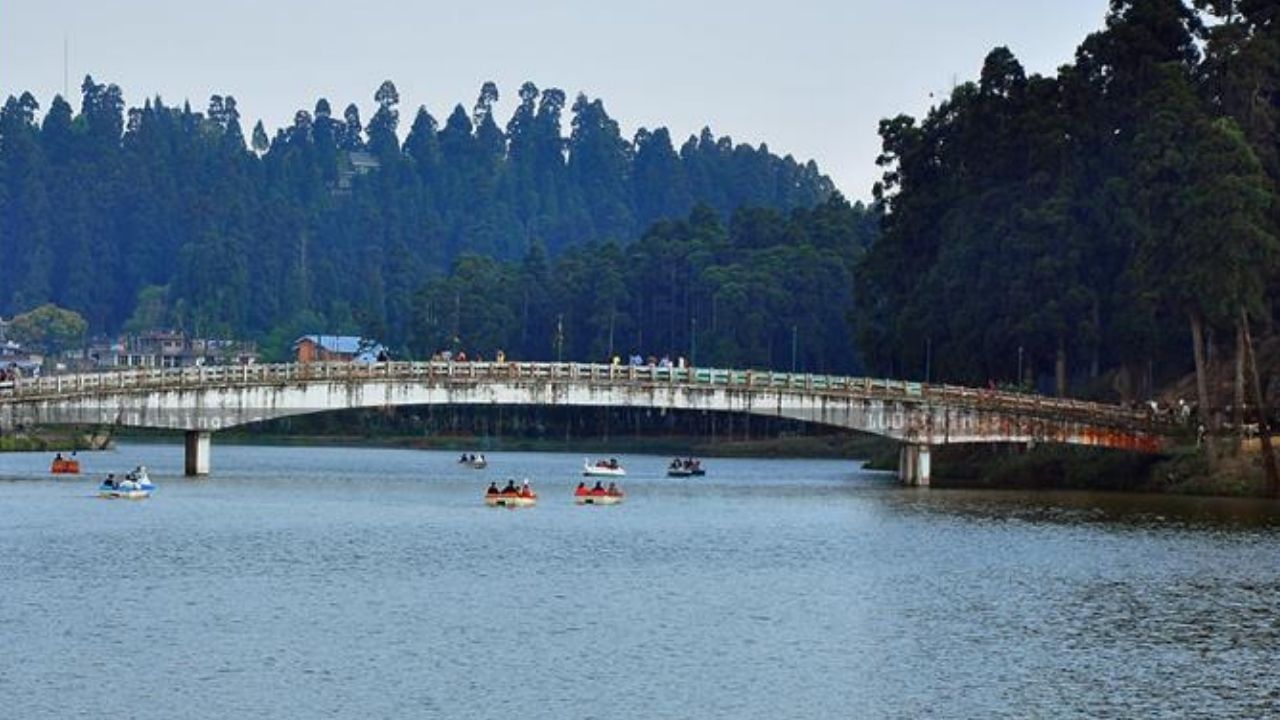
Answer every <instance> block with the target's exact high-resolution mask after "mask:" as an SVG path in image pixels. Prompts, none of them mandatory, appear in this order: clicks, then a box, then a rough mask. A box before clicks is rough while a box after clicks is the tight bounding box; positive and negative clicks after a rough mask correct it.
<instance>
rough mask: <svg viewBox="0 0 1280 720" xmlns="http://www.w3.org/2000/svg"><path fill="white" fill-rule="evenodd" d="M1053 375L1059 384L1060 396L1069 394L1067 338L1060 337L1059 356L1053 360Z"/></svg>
mask: <svg viewBox="0 0 1280 720" xmlns="http://www.w3.org/2000/svg"><path fill="white" fill-rule="evenodd" d="M1053 377H1054V381H1055V383H1056V385H1057V390H1058V397H1066V396H1067V339H1066V338H1064V337H1059V338H1058V356H1057V358H1055V359H1054V362H1053Z"/></svg>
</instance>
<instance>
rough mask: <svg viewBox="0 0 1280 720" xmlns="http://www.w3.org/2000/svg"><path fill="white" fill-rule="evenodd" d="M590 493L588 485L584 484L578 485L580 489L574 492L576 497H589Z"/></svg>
mask: <svg viewBox="0 0 1280 720" xmlns="http://www.w3.org/2000/svg"><path fill="white" fill-rule="evenodd" d="M588 493H589V491H588V490H587V484H586V483H584V482H580V483H578V489H577V490H574V491H573V494H574V495H587V494H588Z"/></svg>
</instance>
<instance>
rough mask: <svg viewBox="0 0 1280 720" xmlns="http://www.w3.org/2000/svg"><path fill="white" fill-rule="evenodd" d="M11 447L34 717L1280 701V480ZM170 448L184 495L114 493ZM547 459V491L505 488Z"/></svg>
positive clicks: (15, 632)
mask: <svg viewBox="0 0 1280 720" xmlns="http://www.w3.org/2000/svg"><path fill="white" fill-rule="evenodd" d="M81 458H82V461H83V465H84V466H85V469H86V471H87V472H88V473H89V474H88V475H87V476H82V477H81V478H78V479H71V480H66V479H62V480H55V479H52V478H51V477H50V476H48V475H46V474H45V473H44V471H45V470H46V469H47V467H48V462H49V459H50V456H48V455H34V454H5V455H0V478H2V480H0V716H3V717H12V718H25V719H30V718H74V717H86V718H100V717H120V718H330V717H335V718H357V717H358V718H392V717H395V718H425V717H433V718H435V717H438V718H471V717H476V718H490V717H492V718H516V717H519V718H558V719H559V718H602V719H603V718H836V717H868V718H870V717H901V718H917V717H962V718H971V717H1016V718H1027V717H1045V718H1059V717H1090V718H1093V717H1115V718H1133V717H1151V716H1163V717H1192V716H1194V717H1214V718H1223V717H1243V718H1260V717H1266V716H1272V717H1274V716H1278V715H1280V673H1278V672H1277V664H1276V663H1277V661H1278V659H1280V503H1269V502H1254V501H1243V502H1242V501H1226V500H1194V499H1168V498H1153V497H1134V496H1120V495H1087V494H1059V493H1044V494H1027V493H992V492H980V493H979V492H963V491H944V490H937V489H934V490H913V489H905V488H901V487H898V486H897V485H896V484H895V483H894V481H893V479H892V478H891V477H890V476H888V475H885V474H881V473H871V472H865V471H862V470H860V469H859V467H858V464H857V463H851V462H847V461H814V460H727V459H712V460H710V461H709V462H708V467H709V475H708V476H707V477H706V478H702V479H692V480H675V479H668V478H665V477H663V469H664V467H665V463H666V460H665V459H664V458H660V457H649V456H622V457H621V459H622V460H623V462H624V463H625V465H626V466H627V468H628V470H629V471H630V473H631V475H630V477H629V478H628V479H627V481H626V483H625V485H624V487H625V489H626V490H627V491H628V492H629V496H628V498H627V502H626V503H625V504H623V505H621V506H617V507H577V506H574V505H573V504H572V503H571V498H570V493H571V490H572V488H573V486H574V485H575V484H576V483H577V481H578V479H579V478H578V477H577V472H578V470H579V468H580V466H581V462H582V456H581V455H573V454H523V453H489V454H488V458H489V460H490V467H489V469H487V470H484V471H474V470H469V469H464V468H461V467H459V466H458V465H457V464H456V463H455V460H456V455H455V454H452V453H433V452H420V451H408V450H375V449H340V448H323V449H312V448H269V447H235V446H227V445H218V444H217V443H216V438H215V445H214V451H213V469H214V475H213V476H212V477H211V478H209V479H205V480H187V479H183V478H181V477H180V473H181V463H182V449H181V446H179V445H140V444H125V445H123V446H122V447H121V448H120V449H119V450H116V451H113V452H108V453H95V454H83V455H82V456H81ZM137 463H146V464H147V465H149V466H150V467H151V468H152V477H153V479H155V480H156V481H157V482H158V484H159V485H160V489H159V491H158V492H157V493H156V495H155V496H154V497H153V498H151V499H150V500H146V501H140V502H128V501H109V500H100V499H98V498H96V497H95V493H94V487H95V485H96V481H97V479H98V478H99V477H100V474H101V473H105V472H108V471H114V472H121V471H124V470H127V469H128V468H130V467H132V466H133V465H135V464H137ZM508 475H514V476H516V477H524V476H528V477H529V478H531V480H532V481H533V483H534V485H535V487H536V489H537V490H538V491H539V492H540V495H541V497H540V501H539V505H538V506H537V507H536V508H530V509H522V510H504V509H491V508H486V507H484V506H483V505H482V504H481V497H480V494H481V492H482V491H483V489H484V487H485V486H486V485H487V483H488V481H489V480H493V479H504V478H505V477H507V476H508Z"/></svg>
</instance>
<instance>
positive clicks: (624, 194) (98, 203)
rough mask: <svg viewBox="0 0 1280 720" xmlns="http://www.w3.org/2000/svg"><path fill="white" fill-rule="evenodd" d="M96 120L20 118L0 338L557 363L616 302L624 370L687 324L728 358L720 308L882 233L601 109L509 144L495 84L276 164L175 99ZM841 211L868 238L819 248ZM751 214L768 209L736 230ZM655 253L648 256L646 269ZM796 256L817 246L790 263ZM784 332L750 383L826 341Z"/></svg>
mask: <svg viewBox="0 0 1280 720" xmlns="http://www.w3.org/2000/svg"><path fill="white" fill-rule="evenodd" d="M80 100H81V104H80V109H79V112H78V113H77V112H75V111H74V110H73V108H72V107H71V105H70V104H69V103H68V102H67V101H66V99H64V98H62V97H55V98H54V99H53V100H52V102H51V103H50V105H49V107H48V109H47V110H46V111H44V112H43V113H42V112H41V108H40V105H39V103H38V101H37V100H36V99H35V98H34V97H32V95H31V94H30V93H24V94H22V95H21V96H20V97H16V98H15V97H10V98H9V99H8V100H7V101H6V103H5V104H4V107H3V110H2V111H0V258H2V259H3V261H0V316H11V315H14V314H16V313H20V312H24V311H27V310H30V309H31V308H33V307H36V306H38V305H40V304H42V303H45V302H54V303H56V304H57V305H59V306H62V307H66V308H70V309H72V310H74V311H77V312H78V313H80V314H81V315H82V316H83V317H84V318H85V319H86V320H87V321H88V326H89V332H90V334H108V333H116V332H119V331H121V330H122V329H150V328H156V327H178V328H183V329H186V330H187V331H189V332H192V333H196V334H200V335H206V336H209V335H211V336H223V337H226V336H237V337H242V338H245V337H247V338H253V339H258V340H260V341H261V342H262V349H263V351H264V352H266V353H267V355H268V356H272V355H277V354H279V353H281V352H284V351H286V350H287V347H288V343H289V342H290V341H291V340H292V339H293V337H296V335H298V334H301V333H304V332H324V333H339V332H345V333H363V334H366V335H368V336H372V337H377V338H379V339H381V340H383V341H384V342H387V343H388V344H390V345H391V346H392V347H393V348H395V349H396V350H399V351H403V350H404V349H406V348H407V347H409V346H410V345H413V346H414V347H415V348H416V349H419V350H425V349H426V348H429V347H431V346H433V345H435V344H437V343H444V342H445V337H444V336H445V335H449V338H447V339H448V340H449V341H450V342H452V343H456V344H465V345H467V346H474V347H485V348H486V350H487V351H489V352H492V349H493V348H494V347H497V346H498V345H500V344H501V345H502V346H503V347H505V348H506V349H507V351H508V352H509V353H510V354H511V355H512V356H523V357H537V358H546V357H550V356H551V354H552V353H553V348H555V347H561V348H562V349H563V352H564V354H565V356H566V357H578V356H581V354H583V353H587V352H598V353H603V352H604V351H605V349H607V345H608V343H607V342H606V341H602V340H601V339H600V333H601V331H600V328H599V327H598V324H599V322H600V320H599V318H598V317H596V316H595V315H594V314H592V313H591V312H588V309H587V303H588V302H595V301H598V302H609V303H612V305H611V306H610V307H612V308H614V309H615V311H616V317H613V316H611V320H610V323H611V327H612V328H613V334H614V336H615V337H616V338H618V340H617V343H618V347H622V346H623V345H624V344H625V345H627V346H630V345H640V344H644V345H645V346H646V347H647V351H657V350H658V349H657V347H656V344H657V343H661V344H662V345H663V346H664V347H663V350H664V351H665V350H667V349H670V350H671V351H673V352H674V351H676V348H675V347H674V345H672V343H675V342H678V341H679V340H680V339H681V338H682V337H683V335H682V333H683V332H684V331H685V330H684V329H683V328H682V329H680V330H679V331H677V330H675V329H673V326H672V323H673V322H676V321H677V319H678V320H679V322H681V323H684V322H685V319H686V318H687V319H688V324H689V325H690V326H692V325H693V324H696V322H697V320H694V318H695V317H697V313H699V312H703V311H704V309H705V312H707V313H708V315H707V316H706V317H705V318H701V320H702V322H703V326H702V331H703V332H704V333H707V335H706V339H705V341H704V347H706V352H707V353H708V354H709V355H710V354H712V353H716V352H728V351H727V350H724V349H725V348H728V347H730V343H729V341H728V340H724V339H720V338H716V336H715V333H716V332H717V331H719V332H724V333H727V332H729V331H728V330H726V329H723V328H721V325H723V323H721V324H719V325H718V324H717V322H716V321H715V320H714V319H713V318H712V315H711V314H710V313H712V312H713V310H714V309H713V308H711V307H710V306H711V305H713V304H715V302H716V298H717V297H718V298H720V301H721V302H722V303H723V307H725V308H729V307H732V308H734V310H733V312H738V310H737V308H740V307H742V306H743V302H742V300H741V295H742V293H743V292H750V291H752V290H753V289H754V288H755V285H752V283H757V284H758V283H759V279H760V278H759V277H757V276H758V275H760V274H766V275H770V276H773V277H774V280H775V281H776V285H777V287H771V291H772V292H774V295H775V296H777V294H778V293H779V292H782V290H780V289H779V288H780V287H781V286H782V285H783V284H785V283H792V284H795V283H798V282H805V281H804V280H802V278H803V277H805V275H804V273H808V272H812V271H811V270H807V269H805V268H798V267H794V266H791V265H788V264H786V263H790V262H792V261H793V260H795V259H796V258H795V257H794V254H804V253H810V255H805V258H806V259H816V260H821V261H826V262H831V263H834V264H833V265H831V267H832V268H834V269H835V270H836V271H837V274H838V273H845V274H846V275H847V273H848V271H849V268H850V267H851V266H850V263H849V255H848V253H847V252H843V251H839V252H837V250H836V249H835V245H833V243H837V242H844V241H846V240H848V237H845V235H849V234H856V233H861V232H864V231H865V230H866V229H867V228H868V227H871V226H868V225H867V224H866V223H865V222H864V219H865V218H866V217H867V216H866V213H865V212H864V211H863V210H862V209H861V208H859V209H856V210H854V209H852V208H850V207H849V206H848V205H847V204H845V203H844V202H843V201H842V200H839V199H838V197H837V196H835V195H834V188H833V186H832V184H831V182H830V180H829V179H827V178H826V177H825V176H823V175H822V174H821V173H820V172H819V171H818V168H817V166H816V165H814V163H812V162H808V163H804V164H801V163H798V162H796V161H795V160H793V159H792V158H791V157H789V156H788V157H778V156H776V155H774V154H772V153H771V152H770V151H769V149H768V148H767V147H766V146H764V145H761V146H759V147H751V146H747V145H735V144H734V143H733V142H732V141H731V140H730V139H729V138H727V137H715V136H714V135H713V134H712V133H711V132H710V130H704V131H703V132H702V133H701V134H700V135H699V136H697V137H690V138H689V139H688V140H687V141H686V142H685V143H684V144H683V145H682V146H680V147H679V148H678V149H677V148H676V147H675V146H674V145H673V143H672V139H671V137H670V134H669V133H668V132H667V130H665V129H662V128H659V129H656V130H646V129H641V130H640V131H639V132H637V133H636V135H635V137H634V138H633V139H632V140H627V139H625V138H623V137H622V135H621V133H620V130H619V127H618V124H617V123H616V122H615V121H614V120H613V119H611V118H610V117H609V116H608V114H607V113H606V112H605V108H604V105H603V103H602V102H601V101H600V100H592V99H588V98H587V97H585V96H582V95H579V96H578V97H577V99H576V100H575V101H574V102H573V104H572V106H570V107H567V108H566V95H565V93H564V92H562V91H560V90H558V89H554V88H550V89H545V90H539V89H538V88H537V87H536V86H534V85H533V84H532V83H526V84H525V85H523V86H522V87H521V88H520V90H519V102H518V105H517V107H516V108H515V111H514V114H513V115H512V117H511V118H510V119H509V120H508V121H507V123H506V125H505V127H500V126H499V124H498V121H497V119H496V118H495V117H494V113H493V107H494V104H495V103H496V102H497V100H498V89H497V87H496V86H494V85H493V84H492V83H486V84H485V85H484V86H483V88H482V89H481V91H480V95H479V98H478V99H477V100H476V102H475V104H474V106H473V107H472V109H471V111H470V112H468V111H467V110H466V109H464V108H463V107H462V106H458V107H456V108H454V110H453V111H452V113H451V114H450V115H449V116H448V118H447V119H446V120H445V121H444V123H443V125H441V124H440V123H438V122H437V120H436V119H435V118H433V117H432V116H431V114H430V113H428V112H427V110H426V109H425V108H420V109H419V110H418V111H417V113H416V115H415V116H414V118H413V120H412V123H411V124H410V125H409V128H408V131H407V133H404V137H403V140H401V133H400V113H399V97H398V93H397V90H396V87H395V85H394V84H393V83H391V82H389V81H388V82H385V83H383V84H382V85H381V86H380V87H379V88H377V91H376V93H375V95H374V100H375V103H376V109H375V110H374V112H373V115H372V116H371V117H370V118H369V121H368V124H367V125H365V124H363V123H362V121H361V115H360V111H359V109H358V108H357V107H356V106H355V105H354V104H353V105H350V106H348V107H347V108H346V109H345V111H344V112H343V113H342V115H341V116H340V117H339V116H337V115H336V114H335V113H334V111H333V108H332V107H331V105H330V104H329V102H328V101H327V100H325V99H320V100H318V101H317V102H316V104H315V107H314V109H313V110H311V111H307V110H300V111H298V113H297V115H296V117H295V118H294V123H293V125H292V126H291V127H288V128H284V129H281V130H278V131H277V132H276V133H275V135H274V137H273V138H269V137H268V134H267V131H266V129H265V128H264V127H263V125H262V123H261V122H259V123H257V125H256V126H255V127H253V128H252V129H251V130H250V131H249V133H248V135H247V136H246V134H245V132H244V129H243V128H242V127H241V123H240V115H239V111H238V110H237V106H236V102H235V99H234V98H233V97H232V96H214V97H212V98H210V100H209V103H208V107H207V110H206V111H205V112H203V113H201V112H196V111H193V110H192V109H191V108H190V107H189V106H188V105H185V104H184V105H183V106H182V107H171V106H168V105H166V104H165V103H164V102H163V101H162V100H161V99H160V98H154V99H151V100H148V101H147V102H145V104H144V105H143V106H142V107H140V108H139V107H134V108H128V109H127V110H126V108H125V103H124V100H123V94H122V91H121V89H120V88H119V87H117V86H116V85H111V84H101V83H98V82H95V81H94V80H93V78H91V77H86V78H85V80H84V82H83V84H82V86H81V99H80ZM566 111H567V113H566ZM566 114H567V115H568V125H569V127H568V128H567V129H566V128H564V127H563V124H564V118H565V115H566ZM833 197H836V198H837V199H835V200H834V201H833V202H834V203H835V205H833V206H829V207H828V210H829V211H830V212H832V213H836V214H838V215H840V216H841V218H842V219H843V220H847V221H848V222H849V223H850V224H849V225H848V226H847V227H846V228H843V229H841V230H840V231H839V232H840V233H844V235H841V237H840V238H836V237H835V236H833V235H832V234H830V233H829V232H828V229H826V228H821V227H817V225H819V224H821V223H822V222H825V220H823V219H822V218H821V217H818V216H819V215H821V211H814V212H815V213H816V214H815V215H814V216H812V217H810V216H809V215H807V214H804V213H805V212H807V209H809V208H814V207H816V206H818V205H820V204H823V203H826V202H827V201H828V200H830V199H832V198H833ZM740 207H751V208H754V209H753V210H752V211H751V212H749V213H746V214H744V215H742V216H741V217H738V216H734V219H732V220H730V216H731V215H732V213H733V212H734V211H735V210H736V209H738V208H740ZM698 208H702V209H708V208H709V209H710V211H709V213H707V212H703V211H702V210H697V209H698ZM760 208H767V209H772V210H767V209H766V210H761V209H760ZM793 209H798V210H801V211H802V214H801V215H798V216H795V217H789V216H787V215H786V213H787V212H788V211H791V210H793ZM773 211H777V212H773ZM691 212H692V213H694V214H693V216H692V217H691V219H690V220H689V221H687V222H683V223H675V224H660V225H657V226H654V224H655V223H657V222H658V221H660V220H664V219H678V218H683V217H685V216H688V215H689V214H690V213H691ZM713 216H714V217H713ZM843 220H842V221H843ZM726 223H727V224H728V225H729V228H728V229H726V227H725V224H726ZM809 225H813V227H809ZM651 226H653V227H652V229H650V228H651ZM802 226H803V227H802ZM811 230H812V232H813V233H816V234H814V235H812V236H810V235H806V234H807V233H809V232H810V231H811ZM646 231H647V232H648V234H647V235H646V238H648V239H647V240H646V241H645V242H644V243H641V244H640V246H639V247H641V248H644V249H643V250H640V249H636V250H633V249H631V248H629V245H630V243H632V242H634V241H635V240H637V239H638V238H639V237H640V236H641V235H642V234H645V233H646ZM791 231H794V232H797V233H800V234H801V235H805V236H806V238H808V240H812V243H811V244H810V245H796V246H794V247H790V246H789V247H788V249H785V250H784V249H781V248H780V249H778V250H777V251H776V252H775V253H773V254H770V253H769V252H768V250H769V248H768V247H766V245H768V244H789V243H790V242H791V240H793V239H794V238H791V237H783V236H782V235H780V234H779V233H785V232H791ZM824 233H826V234H824ZM864 240H865V239H864ZM806 241H807V240H806ZM743 243H745V244H746V245H745V246H744V245H743ZM789 253H790V254H789ZM835 255H839V258H836V257H835ZM511 263H515V264H514V265H512V264H511ZM770 263H774V264H770ZM776 263H784V264H783V265H777V264H776ZM588 264H589V265H593V266H595V267H596V268H597V269H598V270H599V271H600V272H601V273H602V275H601V277H600V278H598V279H594V278H592V277H591V271H590V270H589V269H588V268H586V267H585V265H588ZM720 264H723V266H721V265H720ZM572 273H577V274H576V275H572ZM664 273H665V274H664ZM516 275H519V276H520V277H521V278H522V280H519V281H517V280H513V278H514V277H515V276H516ZM571 275H572V276H571ZM618 275H620V276H621V277H618ZM672 282H678V283H679V285H678V286H672V285H670V283H672ZM824 282H826V283H827V285H829V286H830V285H833V283H832V282H831V281H829V280H828V279H827V278H824ZM512 283H514V284H512ZM530 283H533V285H531V284H530ZM611 283H612V284H611ZM619 283H620V284H619ZM840 283H843V285H842V286H841V287H839V289H838V290H833V292H839V293H841V296H842V297H847V296H848V294H849V292H850V288H849V284H848V278H847V277H844V278H843V279H841V280H840ZM835 284H839V283H835ZM615 285H616V287H615ZM744 288H751V289H744ZM450 292H452V293H453V297H454V301H452V304H450V302H446V301H445V300H442V299H441V298H442V297H444V296H445V295H448V294H449V293H450ZM677 295H678V296H679V297H678V298H677V297H676V296H677ZM517 296H518V298H517ZM513 298H514V299H513ZM587 298H590V300H588V299H587ZM494 300H502V301H503V302H504V303H506V305H503V306H502V307H498V306H497V305H494V304H493V301H494ZM516 300H518V302H516ZM423 303H426V304H425V305H424V304H423ZM784 305H785V306H786V307H785V308H783V307H782V306H784ZM446 306H448V307H447V308H446ZM517 306H518V307H517ZM442 308H443V309H442ZM513 308H514V309H513ZM769 308H770V312H778V311H780V310H785V312H782V313H781V314H780V315H777V316H776V317H771V318H770V320H771V321H772V322H771V323H766V324H765V325H767V327H766V326H765V325H761V326H760V327H758V328H755V329H754V330H753V331H752V333H751V334H750V336H749V337H747V336H743V337H741V338H740V339H739V340H738V342H739V343H740V344H741V345H742V347H744V348H748V349H749V351H750V353H752V354H750V355H732V356H731V357H732V358H733V359H735V360H738V361H741V362H757V363H762V362H765V361H767V360H768V359H769V357H770V355H769V353H774V354H775V355H776V354H777V353H779V352H781V351H780V350H779V349H778V347H776V346H777V344H778V343H779V342H781V341H780V340H778V337H779V336H780V334H784V333H786V332H789V331H790V325H788V324H787V323H791V324H795V323H800V322H802V321H805V320H806V318H807V317H809V316H807V315H802V313H804V312H806V311H805V310H801V309H800V308H799V306H791V305H789V304H787V303H785V302H777V301H776V298H775V301H774V302H773V304H772V305H769ZM668 309H670V310H673V311H674V310H677V309H679V311H680V312H682V313H683V315H682V316H680V318H676V316H671V317H668V316H666V315H664V314H663V313H664V312H665V311H666V310H668ZM756 312H758V311H756ZM504 313H505V314H504ZM512 313H514V314H512ZM828 314H829V315H832V312H829V313H828ZM838 315H839V312H838V311H834V315H833V317H834V316H838ZM511 317H514V318H517V319H518V320H519V324H520V327H519V328H516V327H515V325H512V323H511V320H510V318H511ZM721 317H723V315H722V316H721ZM415 323H417V324H416V325H415ZM450 323H452V324H450ZM593 323H594V324H593ZM552 324H558V327H559V330H557V336H556V338H554V339H553V338H552V333H551V331H550V330H549V329H548V328H549V327H550V326H551V325H552ZM841 324H842V329H841V332H843V333H846V334H847V330H846V329H845V328H844V327H843V325H844V324H845V320H844V319H841ZM473 327H474V328H477V329H476V330H475V331H474V334H473V331H472V328H473ZM733 332H734V333H737V334H738V335H741V333H740V332H739V331H737V330H734V331H733ZM816 336H817V333H814V337H815V343H816V342H817V341H818V340H817V337H816ZM556 343H559V345H558V346H557V345H556ZM651 344H653V345H654V347H648V346H650V345H651ZM667 346H670V348H668V347H667ZM717 348H719V350H717ZM679 350H680V351H682V352H687V348H679ZM811 351H812V348H809V349H807V350H806V353H809V352H811ZM839 353H840V354H842V355H847V354H848V349H847V348H841V349H840V350H839ZM722 357H725V356H723V355H722ZM836 357H838V355H829V356H824V357H823V360H822V361H821V363H820V364H823V365H826V366H834V365H835V364H836V362H837V361H836V360H835V359H834V358H836ZM816 362H817V361H816V360H815V363H816Z"/></svg>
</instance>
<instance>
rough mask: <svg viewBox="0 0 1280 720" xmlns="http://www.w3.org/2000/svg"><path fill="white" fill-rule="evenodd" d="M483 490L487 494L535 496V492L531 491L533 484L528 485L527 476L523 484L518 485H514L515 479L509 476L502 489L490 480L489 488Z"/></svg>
mask: <svg viewBox="0 0 1280 720" xmlns="http://www.w3.org/2000/svg"><path fill="white" fill-rule="evenodd" d="M485 492H486V494H488V495H516V496H519V497H536V496H537V493H535V492H534V491H533V486H531V485H529V478H525V479H524V484H522V485H521V486H520V487H516V481H515V479H514V478H509V479H508V480H507V485H506V487H504V488H502V489H498V483H496V482H491V483H489V489H488V490H487V491H485Z"/></svg>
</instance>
